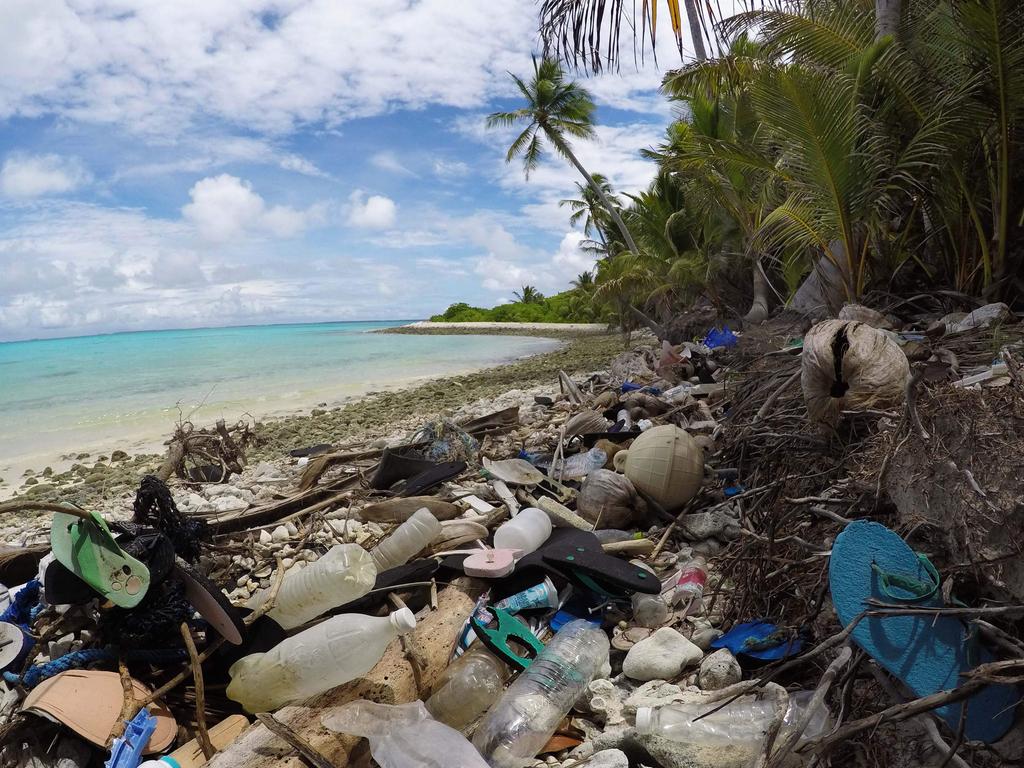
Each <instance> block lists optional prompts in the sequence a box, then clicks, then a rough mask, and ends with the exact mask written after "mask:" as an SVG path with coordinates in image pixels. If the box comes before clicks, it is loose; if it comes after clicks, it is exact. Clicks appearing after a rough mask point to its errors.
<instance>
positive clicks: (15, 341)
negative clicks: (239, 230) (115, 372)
mask: <svg viewBox="0 0 1024 768" xmlns="http://www.w3.org/2000/svg"><path fill="white" fill-rule="evenodd" d="M422 319H423V318H403V319H398V320H384V319H381V318H376V319H370V320H296V321H292V322H280V323H240V324H238V325H231V324H228V325H195V326H183V327H180V328H137V329H134V330H129V331H104V332H102V333H78V334H71V335H69V336H44V337H38V336H37V337H34V338H30V339H6V340H3V339H0V345H2V344H25V343H28V342H32V341H66V340H68V339H89V338H94V337H98V336H124V335H127V334H130V333H174V332H176V331H215V330H222V329H225V328H267V327H271V328H272V327H276V326H284V325H342V324H345V323H416V322H419V321H420V320H422Z"/></svg>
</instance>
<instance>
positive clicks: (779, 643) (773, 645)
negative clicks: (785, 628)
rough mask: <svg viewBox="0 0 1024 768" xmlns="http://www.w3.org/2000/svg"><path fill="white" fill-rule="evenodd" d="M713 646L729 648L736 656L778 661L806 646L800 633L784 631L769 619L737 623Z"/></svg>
mask: <svg viewBox="0 0 1024 768" xmlns="http://www.w3.org/2000/svg"><path fill="white" fill-rule="evenodd" d="M711 647H712V648H728V649H729V650H730V651H732V653H733V655H734V656H749V657H751V658H754V659H760V660H761V661H777V660H779V659H785V658H786V657H788V656H795V655H796V654H798V653H800V651H802V650H803V647H804V641H803V638H802V637H801V636H800V635H792V634H791V633H788V632H787V633H783V632H780V631H779V628H778V626H777V625H775V624H772V623H771V622H768V621H748V622H744V623H743V624H737V625H736V626H735V627H733V628H732V629H730V630H729V631H728V632H726V633H725V634H724V635H722V636H721V637H720V638H718V639H717V640H713V641H712V642H711Z"/></svg>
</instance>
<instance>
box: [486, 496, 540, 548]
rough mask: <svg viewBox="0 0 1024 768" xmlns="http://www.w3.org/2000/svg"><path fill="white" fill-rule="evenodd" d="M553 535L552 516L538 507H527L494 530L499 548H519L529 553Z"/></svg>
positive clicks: (496, 545)
mask: <svg viewBox="0 0 1024 768" xmlns="http://www.w3.org/2000/svg"><path fill="white" fill-rule="evenodd" d="M549 536H551V518H549V517H548V515H547V513H546V512H544V511H542V510H539V509H537V508H536V507H526V508H525V509H522V510H520V511H519V514H518V515H516V516H515V517H513V518H512V519H511V520H507V521H506V522H504V523H502V524H501V525H500V526H499V527H498V530H496V531H495V532H494V546H495V548H497V549H518V550H521V551H522V553H523V555H528V554H530V553H531V552H533V551H534V550H536V549H537V548H538V547H540V545H541V544H543V543H544V542H545V541H547V540H548V537H549Z"/></svg>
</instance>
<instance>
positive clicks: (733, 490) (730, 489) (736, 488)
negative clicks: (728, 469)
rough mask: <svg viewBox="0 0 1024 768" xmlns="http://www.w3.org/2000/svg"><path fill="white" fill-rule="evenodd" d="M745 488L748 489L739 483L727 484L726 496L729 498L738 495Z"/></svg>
mask: <svg viewBox="0 0 1024 768" xmlns="http://www.w3.org/2000/svg"><path fill="white" fill-rule="evenodd" d="M745 490H747V489H746V488H744V487H743V486H742V485H740V484H739V483H737V484H736V485H730V486H727V487H726V488H725V497H726V498H729V497H730V496H738V495H739V494H741V493H743V492H744V491H745Z"/></svg>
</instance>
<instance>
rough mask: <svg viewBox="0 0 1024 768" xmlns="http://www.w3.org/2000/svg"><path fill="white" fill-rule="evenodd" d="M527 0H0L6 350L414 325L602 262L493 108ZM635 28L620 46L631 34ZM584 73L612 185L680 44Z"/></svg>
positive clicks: (650, 138) (549, 179)
mask: <svg viewBox="0 0 1024 768" xmlns="http://www.w3.org/2000/svg"><path fill="white" fill-rule="evenodd" d="M536 28H537V5H536V3H535V2H534V0H503V2H498V3H486V2H466V1H465V0H372V2H355V0H271V1H268V0H174V2H167V0H134V1H131V2H129V0H4V1H3V3H0V341H4V340H17V339H29V338H46V337H56V336H70V335H82V334H92V333H107V332H113V331H128V330H142V329H159V328H188V327H200V326H210V325H238V324H247V323H272V322H301V321H334V320H366V319H413V318H422V317H427V316H429V315H431V314H435V313H438V312H441V311H443V310H444V309H445V307H447V306H448V305H449V304H451V303H454V302H458V301H464V302H468V303H470V304H473V305H477V306H493V305H495V304H498V303H500V302H503V301H507V300H509V299H510V298H511V296H512V291H514V290H516V289H518V288H519V287H520V286H521V285H523V284H530V285H534V286H536V287H537V288H538V289H540V290H541V291H543V292H545V293H554V292H557V291H559V290H564V289H566V288H567V287H568V285H569V281H570V280H572V279H573V278H574V277H575V276H576V275H577V274H579V273H580V272H583V271H584V270H587V269H589V268H591V267H592V265H593V259H592V257H590V256H588V255H587V254H585V253H583V252H582V251H581V250H580V249H579V247H578V244H579V242H580V240H581V239H582V234H581V233H580V232H579V231H577V230H574V229H573V228H572V227H571V226H570V225H569V224H568V212H567V210H566V209H564V208H560V207H559V205H558V201H559V200H560V199H562V198H565V197H572V196H575V195H576V193H577V190H576V187H575V184H576V182H578V181H580V180H581V179H580V177H579V176H578V175H577V174H576V172H575V171H574V170H573V169H572V168H571V167H570V166H569V165H568V164H566V163H565V162H564V161H562V160H560V159H558V158H556V157H554V156H552V155H550V154H549V155H548V157H547V158H546V160H545V162H544V163H543V165H542V166H541V167H540V168H539V169H537V170H536V171H535V172H534V173H533V174H532V175H531V177H530V179H529V181H527V180H526V179H524V177H523V173H522V168H521V166H520V165H506V163H505V159H504V156H505V151H506V149H507V147H508V144H509V143H510V138H511V134H510V133H509V132H502V131H488V130H486V129H485V127H484V119H485V117H486V115H487V114H488V113H489V112H492V111H495V110H503V109H511V108H515V107H517V106H518V102H517V100H516V99H515V92H514V90H513V88H514V87H513V86H512V84H511V81H510V79H509V76H508V72H509V71H511V72H515V73H517V74H520V75H523V76H527V75H528V73H529V71H530V70H531V68H532V63H531V59H530V57H531V53H533V52H534V51H536V49H537V34H536ZM624 37H630V36H629V35H628V34H627V35H624ZM673 42H674V41H673V40H672V39H671V36H670V32H669V30H668V29H667V28H666V25H664V23H663V24H662V25H661V28H660V29H659V44H658V53H659V63H660V64H661V67H662V68H661V69H659V68H658V67H657V66H655V65H653V62H652V60H651V57H650V56H649V55H648V56H646V57H645V59H646V64H645V66H643V67H641V68H640V69H637V68H636V67H634V65H633V56H632V53H631V52H630V53H629V55H628V56H627V57H626V58H625V59H624V61H623V65H622V68H621V70H620V72H619V73H610V74H603V75H601V76H598V77H591V78H588V79H587V80H586V82H585V85H586V87H587V88H588V89H589V90H590V91H591V92H592V94H593V95H594V97H595V99H596V101H597V103H598V111H597V120H598V122H599V127H598V129H597V140H596V141H594V142H586V143H578V144H577V145H576V149H577V150H578V155H579V157H580V159H581V161H582V163H583V164H584V166H585V167H587V168H588V169H589V170H591V171H592V172H601V173H604V174H605V175H607V176H608V177H609V178H610V179H611V181H612V183H613V185H614V186H615V188H616V189H618V190H623V191H635V190H637V189H640V188H642V187H643V186H646V184H647V183H648V182H649V181H650V179H651V177H652V175H653V171H654V169H653V166H652V165H651V164H650V163H649V162H647V161H645V160H643V159H642V158H641V157H640V156H639V154H638V153H639V150H640V149H642V148H645V147H648V146H651V145H653V144H656V143H658V142H659V141H660V139H661V136H662V134H663V132H664V129H665V127H666V126H667V125H668V123H669V121H670V120H671V119H672V114H673V108H672V106H671V105H669V104H668V103H667V102H666V100H665V99H664V98H662V97H661V96H660V95H659V94H658V91H657V87H658V84H659V83H660V80H661V77H662V76H663V74H664V69H665V68H669V67H671V66H678V63H679V58H678V54H677V53H676V51H675V49H674V47H673Z"/></svg>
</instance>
